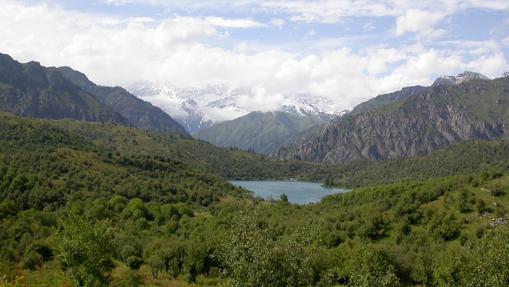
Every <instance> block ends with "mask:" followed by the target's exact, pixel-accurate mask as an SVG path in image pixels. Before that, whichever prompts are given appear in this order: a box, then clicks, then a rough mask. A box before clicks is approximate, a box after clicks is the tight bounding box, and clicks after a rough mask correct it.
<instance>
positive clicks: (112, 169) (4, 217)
mask: <svg viewBox="0 0 509 287" xmlns="http://www.w3.org/2000/svg"><path fill="white" fill-rule="evenodd" d="M159 92H161V91H159ZM136 93H141V92H140V90H138V91H137V92H133V93H131V92H129V91H128V90H125V89H123V88H120V87H108V86H101V85H96V84H95V83H93V82H91V81H90V80H89V79H88V77H87V76H86V75H85V74H83V73H81V72H78V71H76V70H73V69H72V68H69V67H61V68H52V67H44V66H42V65H41V64H39V63H36V62H29V63H24V64H23V63H19V62H17V61H15V60H14V59H12V58H11V57H10V56H7V55H5V54H1V55H0V111H1V112H0V286H8V287H11V286H282V287H283V286H506V285H507V284H506V283H507V282H509V268H508V265H507V264H506V263H507V262H509V258H508V254H509V247H508V245H507V242H509V229H508V222H509V215H508V210H509V162H508V160H507V159H508V158H509V141H508V140H507V136H506V126H507V115H509V105H508V103H509V101H508V99H509V78H507V77H499V78H495V79H489V78H487V77H484V76H482V75H480V74H476V73H472V72H465V73H462V74H460V75H458V76H456V77H442V78H439V79H437V80H436V81H435V83H434V84H433V85H431V86H429V87H426V86H413V87H407V88H403V89H401V90H400V91H397V92H394V93H390V94H384V95H380V96H378V97H375V98H373V99H371V100H368V101H367V102H364V103H361V104H359V105H358V106H356V107H355V108H353V109H352V111H350V112H341V113H340V112H336V113H324V112H321V110H320V109H318V108H316V109H313V108H310V107H311V106H309V105H308V106H307V108H308V109H306V108H303V107H300V108H299V107H295V106H291V105H288V106H285V107H282V109H281V110H278V111H270V112H259V111H249V112H247V111H243V112H242V113H244V112H247V113H246V114H245V115H241V116H240V117H238V118H234V119H231V120H229V121H223V122H217V121H216V122H214V124H212V122H211V123H210V124H204V125H202V126H200V125H195V124H196V122H192V121H191V118H192V115H189V114H188V115H187V116H186V117H184V118H180V119H178V118H177V117H175V118H173V117H172V115H169V114H167V113H166V112H165V111H166V109H165V108H164V107H161V108H159V107H157V106H155V105H153V104H152V103H149V102H146V101H144V100H143V99H147V98H150V97H155V96H154V95H152V96H148V94H150V93H148V92H147V96H144V97H141V98H138V97H136V96H135V95H134V94H136ZM158 95H160V94H159V93H158ZM183 97H184V96H183ZM188 100H189V99H188ZM195 100H196V99H195ZM229 107H230V108H232V107H233V106H229ZM178 108H179V109H180V108H182V107H181V106H178ZM195 111H196V112H197V113H202V112H203V111H202V110H199V109H197V110H195ZM183 119H185V120H183ZM198 119H199V121H200V122H201V123H205V122H204V121H203V118H200V117H198V118H196V120H198ZM192 131H195V132H194V133H192V134H191V133H190V132H192ZM193 136H195V137H196V138H193Z"/></svg>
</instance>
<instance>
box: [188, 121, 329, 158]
mask: <svg viewBox="0 0 509 287" xmlns="http://www.w3.org/2000/svg"><path fill="white" fill-rule="evenodd" d="M328 120H329V118H327V117H326V116H320V115H312V114H308V115H299V114H296V113H292V112H286V111H284V112H281V111H280V112H267V113H262V112H252V113H249V114H247V115H245V116H242V117H239V118H237V119H234V120H231V121H226V122H222V123H218V124H215V125H213V126H212V127H210V128H207V129H204V130H201V131H199V132H197V133H196V134H195V136H196V138H199V139H201V140H204V141H208V142H210V143H212V144H214V145H216V146H221V147H235V148H239V149H242V150H252V151H254V152H257V153H262V154H271V153H274V152H276V151H277V150H278V148H279V147H280V146H281V145H282V144H284V143H285V142H286V141H287V140H288V138H290V137H292V136H295V135H297V134H299V133H300V132H303V131H305V130H306V129H309V128H311V127H313V126H316V125H320V124H323V123H325V122H327V121H328Z"/></svg>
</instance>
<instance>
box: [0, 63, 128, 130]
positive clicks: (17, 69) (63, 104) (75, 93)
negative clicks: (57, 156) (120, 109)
mask: <svg viewBox="0 0 509 287" xmlns="http://www.w3.org/2000/svg"><path fill="white" fill-rule="evenodd" d="M0 111H4V112H11V113H14V114H17V115H21V116H28V117H36V118H47V119H63V118H72V119H77V120H82V121H101V122H111V123H116V124H123V125H128V121H127V119H125V118H124V117H122V116H121V115H120V114H119V113H117V112H115V111H114V110H113V109H112V108H110V107H108V106H106V105H105V104H103V103H101V102H100V101H98V100H97V99H96V98H95V97H94V96H93V95H91V94H90V93H87V92H86V91H84V90H82V89H81V88H79V87H78V86H76V85H74V84H73V83H72V82H71V81H69V80H67V79H66V78H64V77H63V76H62V75H61V74H60V72H59V71H58V70H57V69H55V68H46V67H43V66H41V65H40V64H39V63H37V62H29V63H26V64H21V63H19V62H17V61H15V60H13V59H12V58H11V57H10V56H8V55H5V54H0Z"/></svg>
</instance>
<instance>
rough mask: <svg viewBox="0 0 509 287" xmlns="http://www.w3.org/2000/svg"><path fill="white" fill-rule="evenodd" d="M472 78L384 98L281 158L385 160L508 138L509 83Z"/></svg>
mask: <svg viewBox="0 0 509 287" xmlns="http://www.w3.org/2000/svg"><path fill="white" fill-rule="evenodd" d="M466 75H467V76H468V77H467V78H469V79H467V80H461V79H465V77H466ZM472 75H473V73H462V74H460V75H459V76H458V77H455V79H456V80H451V78H449V79H450V80H451V81H447V82H443V81H442V80H440V79H439V80H437V81H436V82H435V83H434V84H433V86H431V87H429V88H422V87H413V88H410V89H403V90H402V91H400V92H396V93H393V94H390V95H382V96H379V97H377V98H375V99H374V100H371V101H368V103H364V104H361V105H359V107H357V108H355V109H354V110H353V112H352V113H350V114H347V115H345V116H343V117H340V118H338V119H336V120H334V121H333V122H331V123H330V124H329V125H327V126H326V127H325V128H324V129H323V130H321V131H320V133H319V134H317V135H314V136H312V137H311V138H307V139H305V140H303V141H299V142H294V143H292V144H290V145H287V146H285V147H283V148H281V149H280V150H279V151H278V153H277V156H278V157H281V158H290V159H300V160H308V161H317V162H327V163H345V162H350V161H352V160H359V159H368V160H384V159H396V158H404V157H409V156H417V155H425V154H429V153H430V152H432V151H434V150H436V149H438V148H440V147H444V146H449V145H452V144H455V143H459V142H462V141H465V140H471V139H480V140H491V139H497V138H505V137H506V134H507V124H508V119H509V118H508V116H509V78H507V77H503V78H498V79H494V80H489V79H485V77H482V76H475V77H472ZM391 95H392V96H391Z"/></svg>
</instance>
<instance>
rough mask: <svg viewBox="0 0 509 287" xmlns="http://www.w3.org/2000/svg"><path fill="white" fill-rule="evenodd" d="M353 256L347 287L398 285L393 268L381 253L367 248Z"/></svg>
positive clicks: (386, 257)
mask: <svg viewBox="0 0 509 287" xmlns="http://www.w3.org/2000/svg"><path fill="white" fill-rule="evenodd" d="M355 255H356V258H355V259H354V260H353V261H354V263H353V266H352V267H351V268H352V273H353V274H352V276H351V279H350V280H351V281H350V284H349V286H355V287H382V286H384V287H385V286H391V287H393V286H394V287H395V286H399V285H400V284H399V278H398V276H397V275H396V273H395V271H396V270H395V267H394V265H392V264H391V262H390V261H389V258H388V256H387V255H386V254H385V253H384V252H383V251H380V250H373V249H369V248H368V249H365V250H362V251H360V252H358V253H357V254H355Z"/></svg>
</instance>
